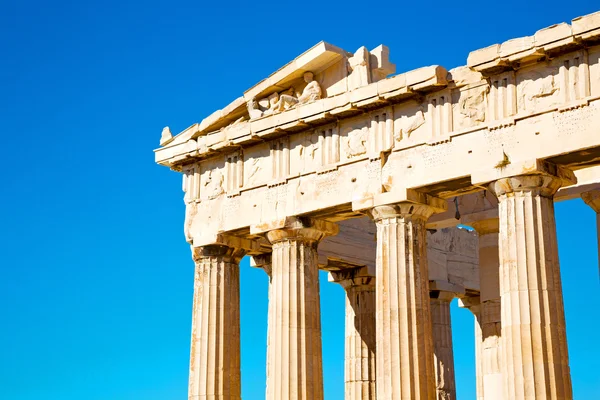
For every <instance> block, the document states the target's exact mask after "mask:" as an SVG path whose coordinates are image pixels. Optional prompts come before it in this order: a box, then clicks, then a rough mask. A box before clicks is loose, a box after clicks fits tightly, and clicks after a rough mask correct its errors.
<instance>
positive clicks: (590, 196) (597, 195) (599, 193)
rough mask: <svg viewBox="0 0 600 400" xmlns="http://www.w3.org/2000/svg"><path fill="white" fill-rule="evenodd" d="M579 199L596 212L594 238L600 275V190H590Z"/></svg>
mask: <svg viewBox="0 0 600 400" xmlns="http://www.w3.org/2000/svg"><path fill="white" fill-rule="evenodd" d="M581 198H582V199H583V201H584V202H585V204H587V205H588V206H590V207H592V209H593V210H594V211H596V231H597V234H596V237H597V240H598V273H599V274H600V190H592V191H589V192H585V193H582V194H581Z"/></svg>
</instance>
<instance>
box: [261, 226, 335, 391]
mask: <svg viewBox="0 0 600 400" xmlns="http://www.w3.org/2000/svg"><path fill="white" fill-rule="evenodd" d="M306 224H307V221H300V220H298V221H296V222H295V225H297V227H292V228H289V229H281V230H273V231H270V232H268V234H267V238H268V239H269V241H270V242H271V243H272V244H273V253H272V265H271V286H270V294H269V296H270V299H269V327H268V336H269V337H268V349H267V365H268V367H267V396H266V398H267V399H268V400H281V399H286V400H288V399H289V400H295V399H305V400H313V399H314V400H319V399H322V398H323V367H322V354H321V314H320V298H319V270H318V262H317V261H318V257H317V245H318V241H319V240H320V239H321V238H322V237H324V236H325V233H324V231H321V230H318V229H315V228H314V227H312V226H310V227H306V226H305V225H306Z"/></svg>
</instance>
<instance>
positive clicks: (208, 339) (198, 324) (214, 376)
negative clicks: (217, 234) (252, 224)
mask: <svg viewBox="0 0 600 400" xmlns="http://www.w3.org/2000/svg"><path fill="white" fill-rule="evenodd" d="M192 255H193V258H194V261H195V263H196V271H195V279H194V304H193V313H192V344H191V355H190V376H189V389H188V399H190V400H205V399H206V400H209V399H210V400H234V399H240V398H241V373H240V278H239V262H240V259H241V258H242V256H243V251H240V250H236V249H233V248H231V247H227V246H220V245H214V246H203V247H196V248H192Z"/></svg>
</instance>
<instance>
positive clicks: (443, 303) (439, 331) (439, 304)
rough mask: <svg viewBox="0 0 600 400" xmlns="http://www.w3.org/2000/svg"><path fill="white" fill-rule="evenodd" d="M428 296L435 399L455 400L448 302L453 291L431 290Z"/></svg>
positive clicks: (452, 295)
mask: <svg viewBox="0 0 600 400" xmlns="http://www.w3.org/2000/svg"><path fill="white" fill-rule="evenodd" d="M429 296H430V300H429V303H430V309H431V324H432V328H433V359H434V363H433V366H434V371H435V380H436V400H456V384H455V382H454V353H453V351H452V323H451V321H450V302H451V301H452V299H453V298H454V293H451V292H446V291H440V290H432V291H431V292H430V293H429Z"/></svg>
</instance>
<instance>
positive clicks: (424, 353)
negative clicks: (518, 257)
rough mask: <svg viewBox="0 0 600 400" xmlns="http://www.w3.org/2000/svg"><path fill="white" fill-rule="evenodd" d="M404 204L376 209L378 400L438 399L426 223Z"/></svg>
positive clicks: (425, 209)
mask: <svg viewBox="0 0 600 400" xmlns="http://www.w3.org/2000/svg"><path fill="white" fill-rule="evenodd" d="M432 213H433V210H432V209H431V208H430V207H429V206H426V205H422V204H410V203H401V204H397V205H394V206H379V207H376V208H374V209H373V210H372V214H373V218H374V219H375V222H376V223H377V283H376V303H377V304H376V309H377V312H376V320H377V355H376V358H377V398H378V399H385V400H396V399H403V400H409V399H410V400H424V399H427V400H431V399H434V398H435V380H434V369H433V341H432V331H431V316H430V314H429V278H428V269H427V254H426V236H425V233H426V231H425V221H426V220H427V219H428V218H429V216H431V214H432Z"/></svg>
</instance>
